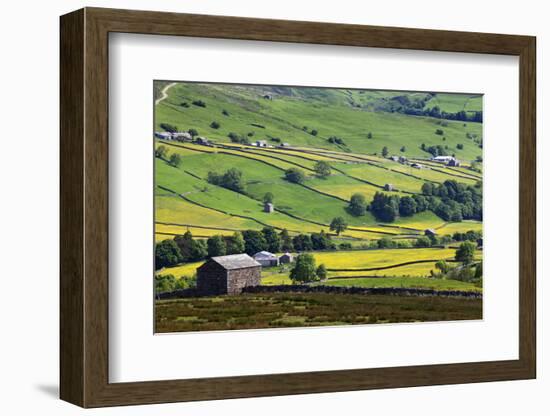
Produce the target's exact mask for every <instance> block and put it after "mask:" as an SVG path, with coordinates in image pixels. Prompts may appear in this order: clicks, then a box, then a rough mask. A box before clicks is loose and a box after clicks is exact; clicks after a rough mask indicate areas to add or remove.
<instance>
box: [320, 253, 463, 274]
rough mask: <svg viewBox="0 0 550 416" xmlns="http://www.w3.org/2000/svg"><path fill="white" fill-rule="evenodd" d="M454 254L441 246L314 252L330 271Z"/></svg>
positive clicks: (432, 258) (395, 263)
mask: <svg viewBox="0 0 550 416" xmlns="http://www.w3.org/2000/svg"><path fill="white" fill-rule="evenodd" d="M454 254H455V250H453V249H441V248H421V249H418V248H411V249H383V250H359V251H334V252H315V253H313V255H314V257H315V260H316V262H317V264H321V263H323V264H325V266H326V267H327V269H329V271H330V269H333V271H335V270H337V269H354V270H355V269H368V268H374V267H385V266H391V265H397V264H400V263H406V262H410V261H418V260H440V259H450V258H453V257H454ZM386 272H388V271H386ZM335 273H336V272H335ZM338 273H339V272H338Z"/></svg>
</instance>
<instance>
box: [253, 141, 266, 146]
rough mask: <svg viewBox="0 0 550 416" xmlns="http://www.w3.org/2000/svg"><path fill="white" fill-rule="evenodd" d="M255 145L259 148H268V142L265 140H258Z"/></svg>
mask: <svg viewBox="0 0 550 416" xmlns="http://www.w3.org/2000/svg"><path fill="white" fill-rule="evenodd" d="M255 145H256V146H257V147H267V141H265V140H256V143H255Z"/></svg>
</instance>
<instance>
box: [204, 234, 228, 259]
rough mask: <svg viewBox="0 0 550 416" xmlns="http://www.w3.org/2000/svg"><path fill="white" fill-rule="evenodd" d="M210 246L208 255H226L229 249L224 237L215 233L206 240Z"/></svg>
mask: <svg viewBox="0 0 550 416" xmlns="http://www.w3.org/2000/svg"><path fill="white" fill-rule="evenodd" d="M206 245H207V246H208V257H217V256H225V254H226V252H227V250H226V245H225V241H224V239H223V237H222V236H221V235H214V236H212V237H210V238H209V239H208V240H207V241H206Z"/></svg>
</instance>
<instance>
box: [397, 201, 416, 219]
mask: <svg viewBox="0 0 550 416" xmlns="http://www.w3.org/2000/svg"><path fill="white" fill-rule="evenodd" d="M415 213H416V201H415V200H414V199H413V198H411V197H410V196H404V197H401V199H400V200H399V215H401V216H402V217H410V216H412V215H414V214H415Z"/></svg>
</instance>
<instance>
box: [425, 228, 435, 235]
mask: <svg viewBox="0 0 550 416" xmlns="http://www.w3.org/2000/svg"><path fill="white" fill-rule="evenodd" d="M424 235H426V236H428V237H433V236H436V235H437V232H436V231H435V230H434V229H433V228H428V229H426V230H424Z"/></svg>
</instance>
